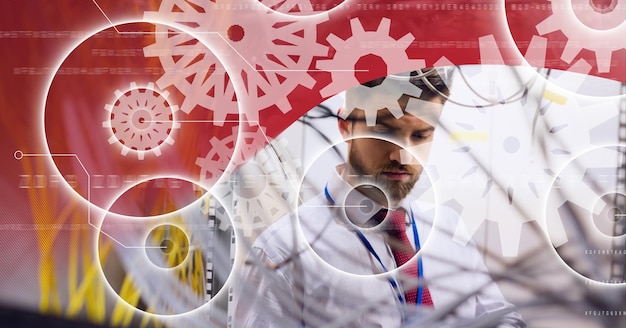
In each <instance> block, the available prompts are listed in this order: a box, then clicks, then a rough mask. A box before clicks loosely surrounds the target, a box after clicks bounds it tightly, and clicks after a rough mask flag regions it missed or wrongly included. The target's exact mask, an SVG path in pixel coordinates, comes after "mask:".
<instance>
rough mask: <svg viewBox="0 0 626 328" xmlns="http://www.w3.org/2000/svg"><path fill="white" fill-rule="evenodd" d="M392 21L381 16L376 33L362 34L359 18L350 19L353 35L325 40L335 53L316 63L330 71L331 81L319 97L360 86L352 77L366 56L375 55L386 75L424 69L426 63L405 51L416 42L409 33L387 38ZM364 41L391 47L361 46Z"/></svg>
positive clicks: (364, 32)
mask: <svg viewBox="0 0 626 328" xmlns="http://www.w3.org/2000/svg"><path fill="white" fill-rule="evenodd" d="M390 26H391V20H390V19H389V18H386V17H383V18H382V19H381V21H380V23H379V25H378V28H377V29H376V30H375V31H365V30H364V28H363V25H362V24H361V21H360V20H359V19H358V18H353V19H351V20H350V27H351V29H352V36H350V37H349V38H348V39H346V40H342V39H341V38H339V37H337V36H336V35H334V34H331V35H329V36H328V38H327V39H326V40H327V41H328V42H329V43H330V45H331V46H332V47H333V48H334V49H335V50H336V53H335V56H334V57H333V58H332V59H327V60H319V61H318V62H317V64H316V68H317V69H321V70H325V71H329V72H330V73H331V76H332V82H331V83H330V84H328V85H327V86H325V87H324V88H323V89H321V90H320V94H321V95H322V97H330V96H333V95H335V94H337V93H339V92H341V91H343V90H345V89H347V88H350V87H353V86H355V85H357V84H359V81H358V80H357V78H356V77H355V75H354V69H355V65H356V63H357V61H358V60H359V59H360V58H361V57H363V56H366V55H370V54H372V55H377V56H379V57H381V58H382V59H383V60H384V61H385V63H386V64H387V74H386V75H388V74H395V73H398V72H404V71H410V70H416V69H420V68H424V67H425V65H426V62H425V61H424V60H422V59H409V58H408V55H407V54H406V49H408V47H409V46H410V45H411V42H413V40H415V38H414V37H413V35H412V34H411V33H407V34H405V35H404V36H403V37H402V38H400V39H398V40H396V39H394V38H392V37H391V36H390V35H389V29H390ZM364 42H375V43H383V44H393V45H394V46H393V47H364V46H363V43H364ZM346 70H348V72H345V71H346Z"/></svg>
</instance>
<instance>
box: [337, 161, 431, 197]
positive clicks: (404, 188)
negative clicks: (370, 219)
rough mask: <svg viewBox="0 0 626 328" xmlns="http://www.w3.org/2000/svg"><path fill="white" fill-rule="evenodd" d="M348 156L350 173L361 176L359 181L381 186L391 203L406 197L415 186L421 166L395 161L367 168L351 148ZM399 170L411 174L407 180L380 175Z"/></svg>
mask: <svg viewBox="0 0 626 328" xmlns="http://www.w3.org/2000/svg"><path fill="white" fill-rule="evenodd" d="M349 158H350V163H349V164H350V167H351V168H352V170H353V172H352V174H355V175H359V176H361V178H360V179H359V182H361V183H370V184H373V185H375V186H377V187H379V188H381V189H382V190H383V191H384V192H385V193H386V194H387V196H388V197H389V198H390V199H389V201H391V202H392V203H397V202H399V201H401V200H403V199H404V198H406V196H407V195H408V194H409V193H410V192H411V190H413V187H415V183H416V182H417V180H418V179H419V176H420V173H421V171H422V170H421V167H419V168H416V167H414V166H411V165H402V164H400V163H398V162H395V161H394V162H391V163H389V164H387V165H385V166H383V167H379V168H377V169H373V170H367V169H366V168H365V166H364V165H363V161H362V159H361V157H359V156H358V155H357V152H356V151H353V149H351V150H350V157H349ZM400 170H401V171H406V172H408V173H409V174H410V175H411V176H410V178H409V180H408V181H406V182H402V181H397V180H390V179H387V178H385V177H384V176H383V175H382V173H383V172H389V171H400Z"/></svg>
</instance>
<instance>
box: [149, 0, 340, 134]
mask: <svg viewBox="0 0 626 328" xmlns="http://www.w3.org/2000/svg"><path fill="white" fill-rule="evenodd" d="M240 5H244V3H233V2H232V1H231V0H214V1H199V0H163V1H162V2H161V5H160V7H159V10H158V11H156V12H145V13H144V18H145V19H146V20H149V21H161V22H172V24H173V26H178V27H180V29H181V30H189V31H191V32H197V35H198V37H199V38H205V39H211V37H212V36H215V35H216V34H219V36H221V39H220V41H221V42H224V43H228V47H227V48H228V49H231V50H232V55H233V56H240V57H241V58H238V60H239V62H238V63H237V64H235V65H236V67H232V71H231V74H236V75H237V76H231V77H230V78H238V79H242V80H243V85H244V86H245V89H244V90H242V91H245V92H242V93H244V94H241V95H239V94H237V95H236V97H235V90H234V88H233V86H232V83H231V82H230V79H229V78H228V77H226V75H225V74H216V73H212V72H211V71H210V70H208V68H210V67H213V68H216V67H219V68H218V69H222V68H221V67H222V65H221V63H220V62H219V60H218V58H217V56H215V55H214V54H213V53H212V52H211V51H210V50H209V49H207V48H206V47H204V46H203V45H202V44H201V43H200V42H196V44H195V45H193V46H190V45H189V43H190V42H192V41H193V38H192V37H191V36H189V35H188V34H186V33H180V34H177V35H173V36H172V35H169V34H168V33H158V32H164V31H165V30H167V29H168V28H164V27H163V26H162V25H157V33H156V43H155V44H153V45H150V46H147V47H146V48H145V55H146V56H149V57H155V56H158V57H159V59H160V60H161V64H162V66H163V68H164V70H165V74H164V75H163V77H162V78H161V79H159V81H158V84H159V87H161V88H165V87H168V86H171V85H173V86H175V87H176V88H177V89H178V90H179V91H180V92H181V93H182V94H183V95H184V96H185V102H184V105H183V106H181V109H182V110H183V111H184V112H186V113H189V112H190V111H191V110H193V109H194V108H196V106H200V107H203V108H205V109H207V110H211V111H213V115H214V120H215V124H216V125H223V123H222V124H220V123H221V122H223V121H225V120H226V118H227V115H229V114H232V115H238V114H240V112H239V107H238V101H237V99H236V98H238V99H239V101H240V102H242V103H245V104H253V105H252V106H249V107H247V108H246V109H245V112H243V113H241V114H243V115H244V116H245V118H246V119H247V120H248V121H250V122H258V121H259V111H261V110H264V109H266V108H269V107H272V106H276V107H278V109H279V110H280V111H281V112H283V113H287V112H288V111H290V110H291V103H290V102H289V100H288V98H287V96H288V95H289V94H291V93H292V92H293V91H294V90H295V89H296V88H297V87H298V86H300V85H302V86H304V87H306V88H309V89H310V88H312V87H313V86H314V85H315V83H316V81H315V79H314V78H313V77H311V76H310V75H309V73H308V72H307V70H309V66H310V64H311V62H312V61H313V58H314V57H315V56H326V55H327V54H328V48H327V47H326V46H323V45H321V44H318V43H317V27H316V24H318V23H321V22H323V21H325V20H327V19H328V15H327V14H325V13H320V14H319V15H316V16H315V18H314V19H313V20H312V19H308V18H294V17H285V15H282V14H276V13H270V12H268V11H267V10H258V9H260V8H257V7H258V6H261V7H262V5H260V4H257V5H256V6H257V7H255V5H253V6H251V7H245V8H248V9H241V10H239V9H237V8H239V7H238V6H240ZM245 5H246V6H248V5H250V3H248V2H246V3H245ZM241 8H243V7H241ZM235 9H237V10H235ZM233 26H237V27H238V29H237V31H240V34H241V35H239V34H237V35H233V31H232V30H231V29H230V28H231V27H233ZM196 41H197V40H196ZM168 49H171V50H170V51H169V53H167V51H164V50H168ZM229 55H230V54H229ZM174 56H182V57H183V58H182V59H177V60H174V59H173V57H174ZM197 56H202V59H200V60H197V59H196V57H197ZM194 61H195V62H194ZM181 71H182V72H183V73H182V74H181V73H180V72H181ZM192 77H193V81H192V82H189V81H188V79H191V78H192ZM244 98H245V99H244Z"/></svg>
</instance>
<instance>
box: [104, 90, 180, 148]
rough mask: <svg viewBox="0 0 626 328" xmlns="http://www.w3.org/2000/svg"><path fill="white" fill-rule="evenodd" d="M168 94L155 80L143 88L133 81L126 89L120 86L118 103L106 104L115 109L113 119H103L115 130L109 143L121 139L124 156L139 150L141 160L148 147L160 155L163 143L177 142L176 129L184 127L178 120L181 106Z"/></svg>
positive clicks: (112, 113)
mask: <svg viewBox="0 0 626 328" xmlns="http://www.w3.org/2000/svg"><path fill="white" fill-rule="evenodd" d="M167 95H168V93H167V92H164V93H159V92H158V91H156V90H154V85H153V84H152V83H149V84H148V86H146V87H145V88H139V87H137V84H136V83H135V82H131V84H130V90H129V91H127V92H126V93H123V92H121V91H120V90H116V91H115V96H116V97H117V100H116V101H115V103H113V104H107V105H106V106H105V109H106V110H107V111H109V112H110V113H111V116H110V119H109V120H106V121H104V122H102V126H103V127H105V128H110V129H111V130H112V132H113V136H111V138H109V143H111V144H113V143H115V142H120V143H121V144H122V151H121V153H122V155H124V156H126V154H128V152H129V151H131V150H132V151H136V152H137V157H138V158H139V159H140V160H143V159H144V154H145V152H146V151H151V152H152V153H154V154H155V155H156V156H160V155H161V150H160V146H161V145H162V144H163V143H166V144H170V145H172V144H174V139H173V138H172V136H171V133H172V130H173V129H178V128H180V123H178V122H175V121H174V113H175V112H176V111H177V110H178V107H177V106H170V105H169V104H168V101H167Z"/></svg>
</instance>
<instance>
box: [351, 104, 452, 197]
mask: <svg viewBox="0 0 626 328" xmlns="http://www.w3.org/2000/svg"><path fill="white" fill-rule="evenodd" d="M420 106H425V107H426V108H421V109H422V110H426V111H428V110H430V108H428V107H429V106H432V110H433V111H437V110H440V109H441V101H440V100H434V102H422V103H421V104H420ZM344 122H345V123H343V125H344V126H343V128H342V123H341V121H340V129H341V130H342V134H343V135H344V137H347V138H353V139H350V140H348V162H347V169H348V172H347V179H348V182H350V183H352V184H359V183H361V182H364V181H367V182H371V183H373V184H374V185H376V186H378V187H380V188H381V189H383V191H385V192H386V193H387V196H388V197H389V198H390V199H389V201H391V203H392V204H396V203H398V202H400V201H401V200H402V199H404V198H405V197H406V196H407V195H408V194H409V193H410V192H411V190H412V189H413V187H414V186H415V183H416V182H417V180H418V179H419V176H420V174H421V172H422V166H421V165H419V164H417V162H416V161H415V160H414V159H411V161H407V159H406V154H410V153H409V152H408V151H407V150H404V149H405V148H413V149H415V147H416V146H424V145H427V144H428V143H430V142H431V141H432V138H433V133H434V127H433V126H432V125H430V124H428V123H426V122H425V121H423V120H421V119H419V118H418V117H416V116H413V115H411V114H406V113H405V115H403V116H402V117H400V118H399V119H396V118H395V117H394V116H393V115H391V113H389V111H388V110H379V111H378V116H377V119H376V125H374V126H367V124H366V123H365V120H364V114H363V112H362V111H360V110H355V111H354V112H353V115H352V116H351V119H350V120H349V121H344ZM423 155H427V154H423ZM369 189H370V190H368V188H363V187H361V188H360V189H359V191H361V192H362V193H364V194H366V195H367V196H370V198H372V199H374V198H380V193H376V192H375V191H373V190H371V189H372V188H369ZM369 193H375V194H377V195H369ZM372 196H374V197H372ZM374 200H376V201H378V202H379V203H382V204H383V205H384V203H386V201H387V200H382V202H381V200H380V199H374Z"/></svg>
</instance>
